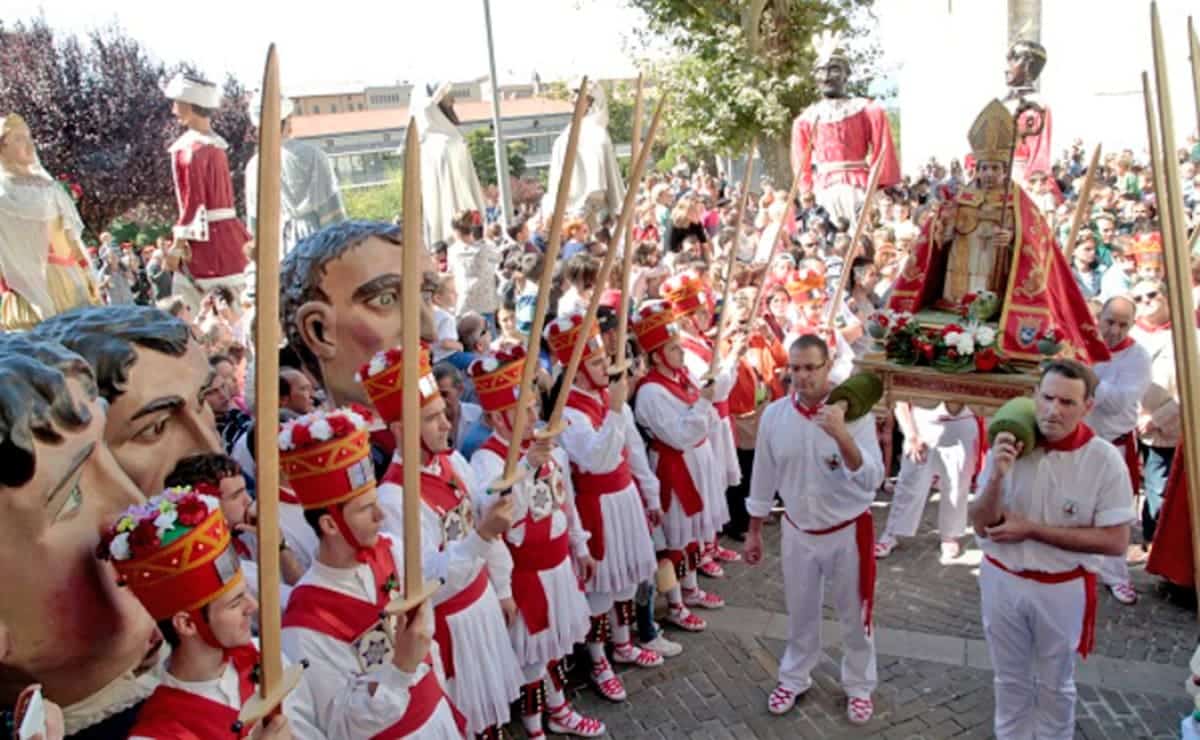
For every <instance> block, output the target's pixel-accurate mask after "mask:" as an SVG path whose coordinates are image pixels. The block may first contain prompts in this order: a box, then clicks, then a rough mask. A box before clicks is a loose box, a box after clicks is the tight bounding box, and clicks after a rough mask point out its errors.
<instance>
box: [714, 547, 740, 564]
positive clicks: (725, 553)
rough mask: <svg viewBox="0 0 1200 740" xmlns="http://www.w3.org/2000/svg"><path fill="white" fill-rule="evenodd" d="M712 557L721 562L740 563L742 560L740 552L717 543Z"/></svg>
mask: <svg viewBox="0 0 1200 740" xmlns="http://www.w3.org/2000/svg"><path fill="white" fill-rule="evenodd" d="M712 555H713V558H714V559H716V560H720V561H721V562H722V563H740V562H742V554H741V553H740V552H738V551H737V550H730V549H729V548H728V547H721V546H720V545H717V546H716V547H715V548H714V549H713V553H712Z"/></svg>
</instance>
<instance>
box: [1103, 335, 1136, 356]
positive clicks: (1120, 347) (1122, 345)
mask: <svg viewBox="0 0 1200 740" xmlns="http://www.w3.org/2000/svg"><path fill="white" fill-rule="evenodd" d="M1132 346H1133V337H1131V336H1129V335H1126V336H1125V338H1124V339H1122V340H1121V341H1119V342H1117V343H1116V344H1115V345H1113V346H1112V347H1109V348H1108V350H1109V351H1110V352H1112V353H1113V354H1116V353H1117V352H1124V351H1125V350H1127V349H1129V348H1130V347H1132Z"/></svg>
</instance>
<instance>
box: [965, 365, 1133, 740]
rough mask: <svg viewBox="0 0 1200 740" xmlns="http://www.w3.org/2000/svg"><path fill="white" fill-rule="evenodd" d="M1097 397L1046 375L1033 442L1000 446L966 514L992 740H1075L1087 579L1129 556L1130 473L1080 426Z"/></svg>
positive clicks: (1060, 376) (1073, 376) (1053, 372)
mask: <svg viewBox="0 0 1200 740" xmlns="http://www.w3.org/2000/svg"><path fill="white" fill-rule="evenodd" d="M1095 388H1096V379H1095V375H1093V374H1092V371H1091V370H1089V369H1088V368H1087V367H1086V366H1084V365H1082V364H1080V363H1078V362H1075V361H1073V360H1055V361H1053V362H1051V363H1050V364H1048V365H1047V366H1046V368H1045V369H1044V370H1043V371H1042V378H1041V382H1040V384H1039V385H1038V389H1037V391H1036V393H1035V400H1036V404H1037V414H1036V417H1037V421H1036V426H1037V431H1038V432H1040V439H1041V442H1039V443H1038V445H1037V447H1036V448H1035V449H1032V450H1025V449H1024V448H1023V446H1022V444H1021V443H1020V442H1018V441H1017V439H1016V437H1015V436H1014V435H1013V434H1012V433H1010V432H1001V433H1000V434H998V435H997V436H996V438H995V441H994V444H993V446H992V449H991V452H990V453H989V455H988V461H987V464H986V465H985V467H984V472H983V476H982V481H983V482H982V493H981V494H980V495H979V497H978V498H977V499H976V500H975V501H974V502H973V503H972V505H971V522H972V525H973V526H974V527H975V533H976V535H977V536H978V537H979V543H980V548H981V549H982V550H983V552H984V555H985V558H984V563H983V564H982V566H981V568H980V576H979V587H980V591H981V593H982V599H981V601H982V612H983V630H984V635H985V637H986V638H987V643H988V651H989V653H990V655H991V660H992V666H993V671H994V672H995V676H996V685H995V693H996V716H995V733H996V737H997V738H999V740H1008V739H1009V738H1033V737H1036V738H1063V739H1066V738H1071V737H1073V736H1074V732H1075V655H1074V653H1075V651H1076V650H1078V652H1079V653H1080V654H1082V655H1083V656H1085V657H1086V655H1087V653H1088V652H1089V651H1090V650H1091V648H1092V645H1093V643H1094V641H1095V618H1096V574H1097V573H1098V572H1099V571H1100V569H1101V567H1102V565H1103V556H1105V555H1118V554H1123V553H1124V552H1125V548H1126V546H1128V544H1129V524H1130V523H1132V522H1133V520H1134V515H1133V507H1132V506H1131V505H1130V502H1131V501H1132V499H1133V491H1132V489H1131V487H1130V484H1129V473H1128V472H1127V471H1126V469H1125V464H1124V462H1123V461H1122V459H1121V453H1119V452H1117V450H1116V448H1114V447H1113V446H1112V444H1111V443H1109V442H1107V441H1105V440H1103V439H1100V438H1099V437H1097V436H1096V435H1095V433H1094V432H1092V430H1091V428H1090V427H1088V425H1087V424H1085V423H1084V422H1083V419H1084V417H1085V416H1087V414H1088V413H1090V412H1091V411H1092V409H1093V407H1094V405H1095ZM1030 431H1031V432H1032V431H1033V430H1030Z"/></svg>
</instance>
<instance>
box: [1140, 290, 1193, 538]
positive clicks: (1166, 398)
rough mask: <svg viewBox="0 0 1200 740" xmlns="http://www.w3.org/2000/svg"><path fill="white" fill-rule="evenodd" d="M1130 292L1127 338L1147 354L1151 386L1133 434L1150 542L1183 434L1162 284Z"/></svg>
mask: <svg viewBox="0 0 1200 740" xmlns="http://www.w3.org/2000/svg"><path fill="white" fill-rule="evenodd" d="M1132 295H1133V302H1134V305H1136V306H1137V320H1136V322H1135V324H1134V326H1133V328H1132V329H1130V331H1129V336H1131V337H1133V339H1134V341H1136V342H1137V343H1138V344H1139V345H1141V346H1142V347H1144V348H1145V349H1146V352H1147V353H1149V355H1150V385H1149V387H1148V388H1146V393H1145V395H1143V396H1142V404H1141V408H1140V409H1139V411H1138V418H1137V432H1138V441H1139V442H1141V448H1142V490H1143V493H1145V495H1146V499H1145V503H1144V505H1143V506H1142V540H1143V541H1144V542H1151V541H1152V540H1153V539H1154V529H1155V527H1156V526H1157V524H1158V513H1159V511H1160V510H1161V509H1162V500H1163V493H1164V491H1166V488H1167V475H1168V473H1169V472H1170V470H1171V463H1172V461H1174V459H1175V448H1176V447H1178V446H1179V440H1180V435H1181V433H1182V430H1181V428H1180V421H1179V388H1178V384H1177V381H1176V377H1175V344H1174V340H1173V339H1172V337H1171V333H1172V332H1173V331H1174V327H1173V326H1172V322H1171V311H1170V309H1169V308H1168V306H1167V287H1166V285H1164V284H1163V283H1161V282H1159V281H1158V280H1139V281H1138V282H1137V283H1136V284H1135V285H1134V286H1133V293H1132Z"/></svg>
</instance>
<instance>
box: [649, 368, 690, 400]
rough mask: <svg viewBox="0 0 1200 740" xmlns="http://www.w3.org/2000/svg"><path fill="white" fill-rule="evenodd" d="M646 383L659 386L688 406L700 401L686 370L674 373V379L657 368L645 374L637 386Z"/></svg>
mask: <svg viewBox="0 0 1200 740" xmlns="http://www.w3.org/2000/svg"><path fill="white" fill-rule="evenodd" d="M647 383H656V384H658V385H661V386H662V387H663V388H666V389H667V391H668V392H670V394H671V395H672V396H675V397H676V398H678V399H679V400H680V401H683V402H684V403H686V404H688V405H689V406H690V405H692V404H694V403H696V402H697V401H699V400H700V389H699V388H697V387H696V385H695V384H694V383H692V379H691V378H690V377H688V374H687V371H686V370H678V371H676V372H675V377H671V376H669V375H667V374H666V373H664V372H663V371H661V370H659V369H658V368H657V367H655V368H651V370H650V372H648V373H646V375H645V377H643V378H642V380H641V382H639V383H638V386H639V387H640V386H642V385H644V384H647Z"/></svg>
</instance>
